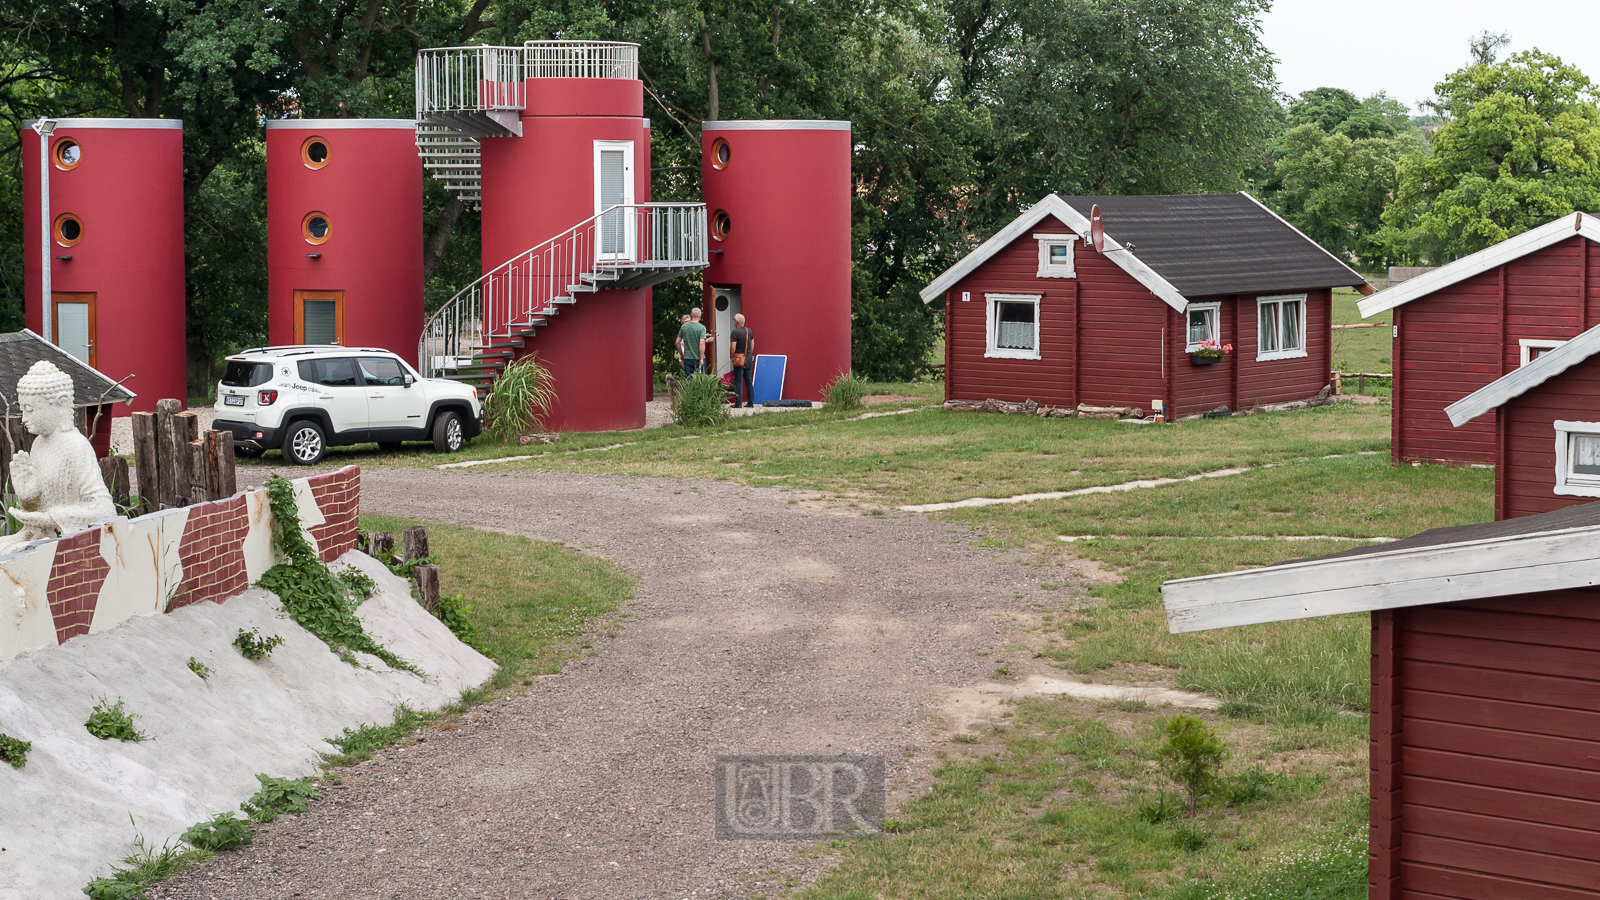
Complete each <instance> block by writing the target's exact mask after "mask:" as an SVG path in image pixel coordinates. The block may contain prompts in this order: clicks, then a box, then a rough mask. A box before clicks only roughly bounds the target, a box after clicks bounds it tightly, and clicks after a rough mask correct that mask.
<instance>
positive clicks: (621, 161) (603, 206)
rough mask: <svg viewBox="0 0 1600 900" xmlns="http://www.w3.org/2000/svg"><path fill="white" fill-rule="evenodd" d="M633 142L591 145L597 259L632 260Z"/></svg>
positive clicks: (607, 142) (597, 142)
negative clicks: (596, 217)
mask: <svg viewBox="0 0 1600 900" xmlns="http://www.w3.org/2000/svg"><path fill="white" fill-rule="evenodd" d="M632 204H633V141H595V142H594V214H595V215H596V216H599V217H600V220H599V221H598V222H596V223H595V225H596V227H595V254H596V258H597V259H603V260H610V261H613V262H615V261H627V260H632V259H633V258H634V238H635V232H636V228H635V225H634V212H633V210H631V209H616V208H615V207H619V206H622V207H627V206H631V205H632Z"/></svg>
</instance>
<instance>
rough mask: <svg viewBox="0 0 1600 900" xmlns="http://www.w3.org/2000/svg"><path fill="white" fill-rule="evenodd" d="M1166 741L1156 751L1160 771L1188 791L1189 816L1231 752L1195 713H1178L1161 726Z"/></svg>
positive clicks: (1209, 787)
mask: <svg viewBox="0 0 1600 900" xmlns="http://www.w3.org/2000/svg"><path fill="white" fill-rule="evenodd" d="M1161 730H1162V733H1163V734H1165V735H1166V740H1164V741H1162V743H1161V747H1160V748H1159V749H1157V750H1156V759H1157V760H1158V761H1159V762H1160V764H1161V771H1162V773H1164V774H1165V775H1166V776H1167V777H1168V778H1170V779H1172V780H1173V781H1175V782H1177V783H1178V784H1179V785H1180V786H1181V787H1183V788H1184V789H1185V790H1187V791H1188V792H1189V815H1191V816H1193V815H1194V813H1195V806H1196V804H1197V803H1198V802H1199V799H1200V795H1201V794H1203V793H1206V792H1207V791H1209V790H1211V788H1212V786H1213V785H1215V784H1216V781H1217V771H1218V770H1219V769H1221V768H1222V760H1223V759H1224V758H1225V757H1226V756H1227V755H1228V751H1227V748H1226V747H1224V746H1223V744H1222V739H1221V738H1219V737H1217V735H1216V733H1215V732H1213V731H1212V730H1211V729H1210V728H1209V727H1208V726H1207V725H1206V723H1204V722H1202V721H1200V719H1199V718H1197V717H1195V716H1186V715H1177V716H1173V717H1172V718H1170V719H1168V720H1166V721H1165V722H1163V723H1162V725H1161Z"/></svg>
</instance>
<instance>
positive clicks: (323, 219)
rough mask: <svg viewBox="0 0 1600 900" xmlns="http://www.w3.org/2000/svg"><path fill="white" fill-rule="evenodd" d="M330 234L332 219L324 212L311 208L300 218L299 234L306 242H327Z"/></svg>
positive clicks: (331, 231) (331, 232)
mask: <svg viewBox="0 0 1600 900" xmlns="http://www.w3.org/2000/svg"><path fill="white" fill-rule="evenodd" d="M331 234H333V221H332V220H331V219H329V218H328V214H327V213H325V212H321V211H320V210H312V211H311V212H308V213H306V216H305V218H303V219H301V220H300V236H301V237H303V238H305V239H306V243H308V244H324V243H327V241H328V237H329V236H330V235H331Z"/></svg>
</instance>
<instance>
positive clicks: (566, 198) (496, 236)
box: [480, 45, 651, 431]
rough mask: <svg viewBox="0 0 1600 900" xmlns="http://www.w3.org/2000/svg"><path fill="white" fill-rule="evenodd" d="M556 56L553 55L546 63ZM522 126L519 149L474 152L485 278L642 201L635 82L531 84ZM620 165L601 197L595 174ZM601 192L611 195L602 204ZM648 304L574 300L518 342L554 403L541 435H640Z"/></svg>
mask: <svg viewBox="0 0 1600 900" xmlns="http://www.w3.org/2000/svg"><path fill="white" fill-rule="evenodd" d="M563 51H564V48H563V47H559V46H554V45H553V46H552V49H551V51H550V53H551V54H557V55H558V54H559V53H561V52H563ZM572 52H573V53H574V54H577V53H582V52H585V51H584V50H583V49H581V48H579V49H574V50H573V51H572ZM551 68H552V69H559V66H554V65H552V66H551ZM619 71H620V70H619ZM521 126H522V135H521V136H520V137H491V138H483V139H481V141H480V144H481V148H482V150H481V152H482V169H481V173H482V193H483V200H482V209H483V268H484V271H485V272H487V271H489V270H491V269H493V268H495V267H496V266H498V265H500V264H501V263H503V262H506V261H507V260H509V259H511V258H512V257H515V256H518V255H520V254H522V253H523V252H525V251H527V250H530V249H532V248H534V247H536V246H538V245H540V244H543V243H544V242H546V241H549V240H551V239H552V238H556V237H558V236H560V235H562V234H564V233H565V232H567V231H568V230H569V229H571V228H573V227H575V226H578V225H580V224H582V223H584V222H586V221H588V220H589V219H592V218H594V216H595V215H596V214H597V213H598V212H600V211H601V209H603V208H606V207H609V206H611V205H614V204H616V203H617V202H619V201H620V202H621V203H625V204H634V203H643V202H646V200H647V199H648V198H649V196H650V151H649V148H650V144H649V132H648V127H649V126H648V124H647V123H646V121H645V119H644V83H643V82H642V81H639V80H638V79H636V78H607V77H588V78H545V77H531V78H529V79H527V104H526V106H525V107H524V108H523V109H522V111H521ZM619 163H620V165H622V166H623V169H624V173H625V174H624V177H623V179H622V181H621V182H620V183H615V182H614V183H611V184H610V185H608V186H607V185H602V183H601V179H600V172H601V168H602V166H615V165H617V164H619ZM603 187H605V188H606V189H607V190H611V191H612V194H611V195H604V194H605V190H603V189H602V188H603ZM603 195H604V196H603ZM649 302H650V292H649V291H648V290H644V289H636V290H609V289H608V290H599V291H595V292H593V293H580V294H578V295H577V300H576V302H574V303H570V304H562V305H561V306H560V307H559V309H560V312H559V314H558V315H556V316H555V317H553V318H552V319H551V320H550V321H549V324H548V325H546V326H544V327H541V328H540V329H539V330H538V333H537V334H536V335H535V336H534V337H532V338H531V339H529V340H528V341H527V343H526V346H525V347H524V348H523V349H522V350H521V351H519V352H520V353H524V354H525V353H537V354H538V355H539V360H540V361H541V362H542V363H544V365H546V366H547V367H548V368H549V369H550V372H551V374H552V375H553V376H554V379H555V391H556V396H557V401H556V404H555V407H554V408H553V409H552V410H551V411H550V414H549V415H548V416H547V417H546V421H545V425H546V427H549V428H553V429H556V430H559V431H609V430H615V429H628V428H642V427H644V422H645V419H644V397H643V396H642V394H643V392H642V391H641V389H640V388H641V385H643V384H646V383H648V379H649V378H650V363H649V360H650V350H651V348H650V320H649Z"/></svg>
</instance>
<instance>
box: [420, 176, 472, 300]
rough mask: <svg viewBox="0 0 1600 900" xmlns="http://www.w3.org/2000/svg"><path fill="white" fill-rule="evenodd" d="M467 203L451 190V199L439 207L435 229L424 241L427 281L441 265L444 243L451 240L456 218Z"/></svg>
mask: <svg viewBox="0 0 1600 900" xmlns="http://www.w3.org/2000/svg"><path fill="white" fill-rule="evenodd" d="M466 210H467V204H466V203H464V202H462V200H461V195H460V194H457V193H455V192H451V194H450V199H449V200H446V201H445V204H444V206H443V207H441V208H440V209H439V218H437V219H435V220H434V223H433V231H431V232H429V233H428V239H427V240H425V241H423V242H422V280H423V281H424V282H426V281H427V280H428V279H429V278H432V277H433V270H434V268H435V267H437V266H438V265H439V259H440V258H441V257H443V256H444V245H445V243H446V242H448V241H449V240H450V232H451V231H453V230H455V227H456V220H457V219H460V218H461V214H462V213H463V212H466Z"/></svg>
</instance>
